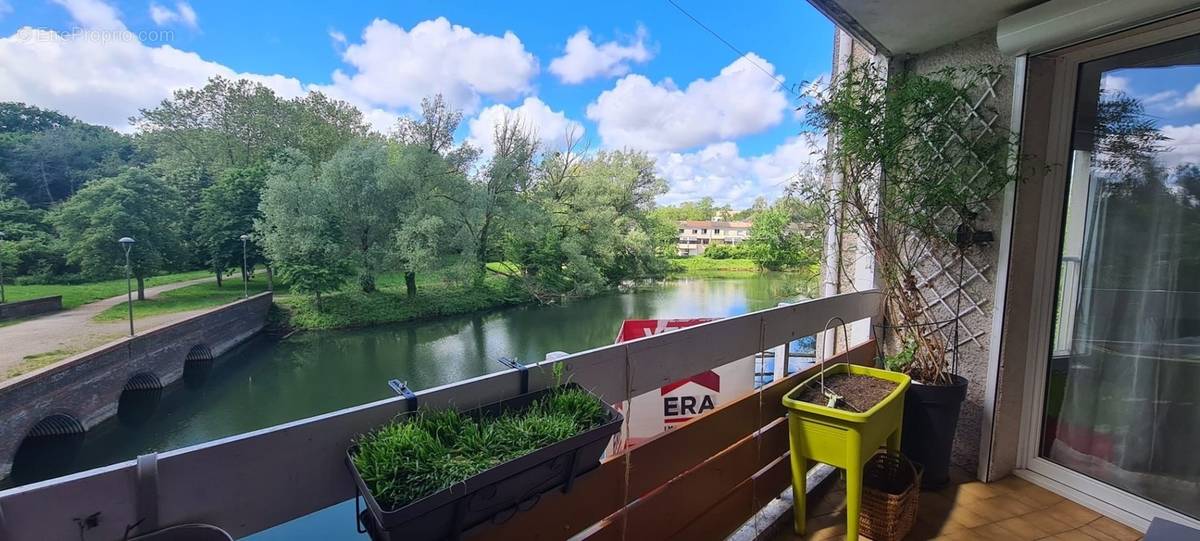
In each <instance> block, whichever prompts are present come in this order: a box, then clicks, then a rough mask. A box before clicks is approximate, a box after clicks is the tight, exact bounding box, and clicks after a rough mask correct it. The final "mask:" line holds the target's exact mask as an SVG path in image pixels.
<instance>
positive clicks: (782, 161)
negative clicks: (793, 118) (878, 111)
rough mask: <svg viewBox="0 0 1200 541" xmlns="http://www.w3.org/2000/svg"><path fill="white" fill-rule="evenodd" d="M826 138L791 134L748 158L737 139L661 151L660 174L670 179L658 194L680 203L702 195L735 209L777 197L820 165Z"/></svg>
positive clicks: (665, 201)
mask: <svg viewBox="0 0 1200 541" xmlns="http://www.w3.org/2000/svg"><path fill="white" fill-rule="evenodd" d="M824 147H825V142H824V139H823V138H818V137H811V138H810V137H809V136H805V135H797V136H793V137H789V138H788V139H787V140H785V141H784V142H783V143H782V144H780V145H779V146H778V147H775V149H774V150H772V151H771V152H769V153H767V154H760V155H757V156H749V157H743V156H742V155H741V152H740V151H739V149H738V146H737V144H736V143H733V142H729V141H725V142H720V143H713V144H711V145H707V146H705V147H703V148H701V149H700V150H697V151H695V152H688V153H679V152H669V153H663V154H660V155H658V172H659V174H660V175H662V177H663V178H665V179H667V181H668V182H669V183H670V186H671V187H670V191H669V192H667V193H666V194H665V195H663V196H662V197H660V198H659V202H660V203H662V204H675V203H679V202H681V201H692V200H697V199H700V198H702V197H712V198H713V199H714V200H716V201H717V202H718V203H729V204H731V205H733V206H735V207H745V206H749V205H750V203H752V202H753V200H754V198H755V197H758V196H760V195H762V196H766V197H767V198H775V197H778V196H779V195H781V194H782V193H783V191H784V188H786V187H787V185H788V184H789V183H790V182H791V181H792V180H794V179H795V178H796V177H797V174H798V173H800V172H801V171H812V170H813V168H814V167H816V164H817V163H818V159H819V155H818V151H820V150H821V149H823V148H824Z"/></svg>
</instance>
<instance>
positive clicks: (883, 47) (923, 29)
mask: <svg viewBox="0 0 1200 541" xmlns="http://www.w3.org/2000/svg"><path fill="white" fill-rule="evenodd" d="M1043 1H1044V0H808V2H809V3H810V4H812V5H813V7H815V8H817V10H818V11H820V12H821V13H824V14H825V16H826V17H829V18H830V19H831V20H833V22H834V23H836V24H837V25H838V26H839V27H841V28H842V29H843V30H845V31H847V32H849V33H850V34H851V35H853V36H854V37H855V38H857V39H858V40H859V41H860V42H862V43H863V44H866V45H868V46H871V47H874V48H875V49H876V52H877V53H882V54H884V55H887V56H905V55H913V54H920V53H923V52H926V51H929V50H932V49H936V48H938V47H941V46H943V45H948V44H951V43H954V42H956V41H959V40H961V39H964V38H967V37H970V36H973V35H975V34H978V33H980V32H983V31H986V30H989V29H994V28H996V24H997V23H998V22H999V21H1000V19H1003V18H1005V17H1008V16H1009V15H1012V14H1014V13H1017V12H1020V11H1022V10H1025V9H1027V8H1029V7H1032V6H1035V5H1037V4H1041V3H1042V2H1043Z"/></svg>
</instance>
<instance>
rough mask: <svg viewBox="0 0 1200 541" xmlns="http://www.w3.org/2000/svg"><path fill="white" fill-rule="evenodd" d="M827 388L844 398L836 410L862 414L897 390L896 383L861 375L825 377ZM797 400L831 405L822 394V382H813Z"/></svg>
mask: <svg viewBox="0 0 1200 541" xmlns="http://www.w3.org/2000/svg"><path fill="white" fill-rule="evenodd" d="M825 387H826V388H827V389H829V390H830V391H833V392H834V393H836V394H838V395H840V396H841V397H842V400H839V401H838V402H837V404H836V405H835V406H834V407H835V408H837V409H840V410H844V411H851V412H854V413H862V412H864V411H867V410H869V409H871V408H872V407H874V406H875V404H878V403H879V401H880V400H883V399H884V398H886V397H887V395H889V394H891V392H892V391H894V390H895V389H896V382H894V381H888V380H886V379H879V378H873V377H871V376H864V375H861V374H831V375H827V376H825ZM796 398H797V399H798V400H801V401H803V402H809V403H812V404H820V405H822V406H825V405H827V404H828V403H829V399H828V398H827V397H826V396H825V395H824V394H823V393H822V392H821V384H820V382H813V383H812V384H811V385H809V387H808V388H806V389H804V390H803V391H801V392H800V393H799V394H798V395H797V396H796Z"/></svg>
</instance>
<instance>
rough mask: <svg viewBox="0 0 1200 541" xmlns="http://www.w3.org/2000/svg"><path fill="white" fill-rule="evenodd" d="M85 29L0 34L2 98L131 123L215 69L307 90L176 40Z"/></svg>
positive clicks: (122, 125) (288, 91)
mask: <svg viewBox="0 0 1200 541" xmlns="http://www.w3.org/2000/svg"><path fill="white" fill-rule="evenodd" d="M117 22H118V23H119V22H120V21H117ZM102 24H103V23H102ZM87 36H88V35H87V34H83V35H81V36H80V37H75V38H72V37H64V36H62V35H60V34H57V33H54V32H52V31H48V30H40V29H35V28H30V27H25V28H21V29H20V30H18V31H17V32H16V33H15V34H13V35H12V36H9V37H6V38H0V58H3V59H4V62H3V63H0V100H5V101H8V100H14V101H23V102H26V103H31V104H35V105H37V106H39V107H46V108H50V109H55V110H58V111H62V112H64V113H67V114H69V115H72V116H76V117H78V118H80V119H81V120H84V121H86V122H93V123H97V124H104V125H107V126H111V127H114V128H117V129H122V130H127V129H128V127H129V126H128V117H130V116H132V115H134V114H137V111H138V109H139V108H143V107H153V106H155V105H157V104H158V102H159V101H161V100H162V99H164V98H167V97H168V96H170V94H171V92H172V91H174V90H178V89H181V88H186V87H194V86H203V85H204V83H205V81H206V80H208V78H209V77H212V76H215V75H220V76H223V77H228V78H246V79H251V80H254V81H258V82H260V83H262V84H264V85H266V86H268V87H270V88H271V89H273V90H275V91H276V92H277V93H279V94H281V95H283V96H285V97H292V96H298V95H300V94H302V93H303V92H304V88H303V86H302V85H301V83H300V81H298V80H296V79H294V78H291V77H285V76H282V75H260V74H253V73H237V72H235V71H234V70H232V69H230V68H228V67H226V66H224V65H221V64H218V63H216V62H211V61H208V60H204V59H203V58H201V57H200V56H199V55H197V54H195V53H191V52H186V51H181V50H179V49H176V48H174V47H171V46H170V45H162V46H158V47H149V46H146V45H145V44H143V43H142V42H140V41H137V40H136V39H134V40H125V39H113V40H107V41H102V42H97V41H95V40H93V39H89V38H88V37H87Z"/></svg>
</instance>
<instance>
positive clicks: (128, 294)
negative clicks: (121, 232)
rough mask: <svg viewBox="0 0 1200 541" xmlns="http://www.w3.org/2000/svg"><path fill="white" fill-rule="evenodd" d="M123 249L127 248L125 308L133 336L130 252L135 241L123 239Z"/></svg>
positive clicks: (130, 333) (121, 241)
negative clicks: (127, 311)
mask: <svg viewBox="0 0 1200 541" xmlns="http://www.w3.org/2000/svg"><path fill="white" fill-rule="evenodd" d="M117 242H119V243H121V247H122V248H125V306H127V307H129V336H133V281H132V279H131V278H130V269H129V250H131V249H133V242H134V240H133V239H132V238H130V237H121V240H118V241H117Z"/></svg>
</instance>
